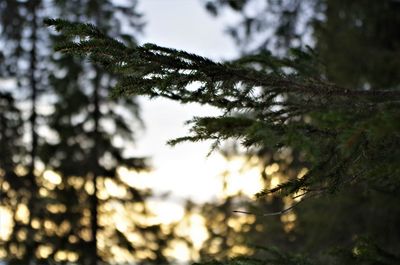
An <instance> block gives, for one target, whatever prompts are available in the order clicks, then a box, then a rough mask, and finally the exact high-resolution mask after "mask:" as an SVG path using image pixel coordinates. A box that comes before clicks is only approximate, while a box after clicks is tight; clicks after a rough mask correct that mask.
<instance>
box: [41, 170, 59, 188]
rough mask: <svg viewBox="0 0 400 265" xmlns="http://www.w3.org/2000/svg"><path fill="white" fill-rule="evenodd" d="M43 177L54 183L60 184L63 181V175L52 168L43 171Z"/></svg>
mask: <svg viewBox="0 0 400 265" xmlns="http://www.w3.org/2000/svg"><path fill="white" fill-rule="evenodd" d="M43 178H44V179H45V180H47V181H48V182H50V183H52V184H54V185H59V184H61V181H62V179H61V176H60V175H59V174H57V173H56V172H54V171H51V170H46V171H45V172H44V173H43Z"/></svg>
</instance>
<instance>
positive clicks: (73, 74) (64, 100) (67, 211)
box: [0, 0, 172, 264]
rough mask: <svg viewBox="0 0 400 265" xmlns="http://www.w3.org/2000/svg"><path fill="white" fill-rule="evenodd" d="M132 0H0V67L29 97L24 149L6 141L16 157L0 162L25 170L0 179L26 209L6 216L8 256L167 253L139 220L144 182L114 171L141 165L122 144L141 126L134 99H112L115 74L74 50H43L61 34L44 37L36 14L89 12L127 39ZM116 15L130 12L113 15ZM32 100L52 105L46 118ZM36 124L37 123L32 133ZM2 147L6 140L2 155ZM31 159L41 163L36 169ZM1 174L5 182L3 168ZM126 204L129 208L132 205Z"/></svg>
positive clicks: (128, 257) (94, 259)
mask: <svg viewBox="0 0 400 265" xmlns="http://www.w3.org/2000/svg"><path fill="white" fill-rule="evenodd" d="M135 6H136V1H131V2H130V3H128V4H125V5H124V4H116V3H114V1H91V0H88V1H85V0H82V1H37V0H35V1H5V2H4V3H3V2H2V3H1V4H0V11H1V19H2V23H1V32H2V36H1V40H0V43H1V48H2V49H1V52H2V54H4V58H5V62H4V64H2V65H1V66H0V70H1V71H2V72H1V75H2V76H7V77H10V78H14V79H15V80H17V82H18V85H19V87H20V88H21V89H20V90H18V91H16V93H15V94H16V95H18V97H19V98H18V99H19V101H18V102H19V103H20V104H19V105H20V106H24V104H26V102H27V101H28V102H30V103H32V109H31V110H29V111H27V112H29V119H27V120H26V121H24V122H25V123H24V125H25V124H30V126H28V128H30V129H29V132H27V131H25V132H24V135H27V134H29V135H31V137H30V138H31V148H28V150H29V153H28V154H25V153H24V152H23V151H19V149H18V148H17V147H18V146H17V145H15V146H14V142H11V141H10V142H8V144H10V148H11V147H12V151H13V152H14V153H16V154H15V156H14V157H15V159H17V158H19V160H18V161H17V160H16V161H13V162H14V163H13V164H12V165H9V164H10V163H9V160H8V159H9V158H8V157H6V156H4V157H3V155H2V156H1V157H0V160H1V161H0V164H1V165H0V166H1V167H3V165H4V167H7V171H10V172H14V171H15V168H18V169H23V170H20V171H18V172H22V173H23V172H24V171H26V170H27V171H28V173H27V176H26V177H24V178H17V176H16V175H15V174H14V175H10V174H8V175H7V178H8V179H7V183H6V184H5V186H7V185H10V186H11V187H10V192H9V193H10V194H8V195H7V196H8V197H1V199H2V203H5V204H7V206H8V207H9V208H10V209H11V210H12V211H13V214H14V217H16V216H18V215H19V214H18V212H21V211H22V213H24V215H25V216H24V218H27V217H28V218H29V220H28V222H27V223H26V220H25V219H24V218H22V219H21V218H14V222H13V231H12V235H11V236H10V238H9V239H8V240H7V242H2V243H4V249H3V244H2V246H1V248H2V252H4V251H3V250H5V253H6V260H5V261H6V262H7V263H9V264H26V263H29V262H33V263H37V264H49V263H52V262H60V263H65V262H68V261H70V262H72V261H73V262H78V263H81V264H98V263H104V262H111V261H113V260H115V258H118V260H121V259H123V260H125V261H132V259H134V260H135V261H136V262H138V263H157V264H162V263H165V262H166V258H165V255H164V248H166V247H167V241H168V238H169V237H171V236H172V235H165V234H164V233H163V231H161V228H160V226H159V225H157V224H154V225H148V224H146V222H145V221H144V220H146V219H147V218H148V217H149V215H150V213H149V211H148V209H147V207H146V205H145V199H146V198H147V197H148V196H150V195H151V191H150V190H138V189H136V188H133V187H131V186H128V185H127V184H126V183H125V182H123V181H122V180H121V179H120V178H119V175H118V172H117V168H118V167H120V166H125V167H128V168H130V169H136V170H140V169H147V168H148V165H147V163H146V160H145V159H144V158H136V157H128V156H127V154H125V152H126V151H129V150H127V148H126V147H131V146H133V145H131V143H132V141H133V140H134V139H133V131H134V130H135V129H137V128H139V127H140V125H141V120H140V117H139V108H138V105H137V103H136V100H135V99H134V98H129V99H126V100H122V99H121V100H119V101H112V100H110V99H109V98H108V95H107V93H108V87H109V86H110V85H112V84H113V83H114V82H115V81H114V77H112V76H111V75H109V74H107V73H105V72H104V71H102V70H101V69H100V68H99V67H97V66H94V65H89V64H85V65H82V61H81V60H78V59H76V58H72V57H65V56H63V57H59V56H49V53H48V49H47V47H49V46H50V45H51V43H52V42H53V41H57V40H59V39H58V38H59V37H58V36H50V35H49V31H48V30H47V28H44V27H43V26H42V20H43V16H52V15H54V16H59V17H64V18H69V19H76V20H90V21H92V22H93V23H96V24H97V25H99V26H100V27H102V29H104V30H110V32H113V34H114V35H113V36H118V37H120V38H122V39H123V40H124V41H125V43H127V44H129V45H132V46H134V45H135V40H134V38H133V37H131V36H127V35H124V34H122V32H121V28H122V27H124V28H126V29H128V30H134V31H135V32H138V31H140V30H141V27H142V22H141V20H140V14H138V13H136V11H135ZM120 15H123V17H125V18H126V17H129V18H128V19H126V20H124V21H123V22H121V21H120V20H119V18H118V16H120ZM122 23H123V25H122ZM111 27H112V31H111ZM116 28H118V30H116ZM3 74H4V75H3ZM26 95H29V99H28V100H26V99H25V97H26ZM8 98H9V96H5V99H7V100H6V101H3V94H2V104H3V102H5V103H7V102H9V101H8ZM42 103H44V104H42ZM7 104H8V103H7ZM10 104H11V103H10ZM39 104H42V106H45V107H46V110H47V112H49V113H50V114H49V115H48V116H47V117H44V116H42V115H41V113H39V112H38V110H39V109H40V108H38V105H39ZM50 104H51V105H52V106H51V107H50V106H49V105H50ZM88 105H89V106H88ZM10 106H11V105H7V106H5V107H4V108H6V109H5V110H8V111H7V112H6V113H5V115H9V111H11V109H8V108H11V107H10ZM2 108H3V105H2ZM41 109H42V108H41ZM6 117H8V116H6ZM7 122H8V121H7ZM11 125H12V124H11V121H10V122H8V123H7V127H5V128H7V130H11V129H12V127H10V128H8V126H11ZM23 127H25V126H23ZM39 129H40V130H39ZM38 131H42V132H45V134H44V133H42V134H41V137H40V139H39V133H38ZM6 133H7V135H8V133H9V132H8V131H7V132H6ZM18 133H20V132H18ZM18 135H19V134H17V133H15V135H14V136H15V137H17V136H18ZM1 139H2V140H3V139H6V138H1ZM45 140H46V141H45ZM15 144H16V143H15ZM7 148H8V146H7ZM10 148H8V149H4V153H3V154H4V155H5V154H6V152H8V151H10ZM2 152H3V149H2ZM14 157H13V159H14ZM38 162H40V163H38ZM38 165H43V166H44V167H45V169H46V170H47V171H45V172H44V174H43V172H39V170H38V169H39V167H38ZM10 166H14V167H15V168H13V169H12V168H10ZM2 170H3V169H2ZM49 170H53V171H49ZM1 180H2V183H3V182H4V178H3V176H1ZM19 180H23V181H22V183H20V182H19ZM14 183H16V184H15V185H14ZM17 184H18V185H17ZM106 185H111V186H113V187H117V188H118V189H119V191H121V194H111V193H110V194H109V193H107V192H106V190H105V188H104V187H105V186H106ZM10 202H11V204H10ZM111 206H115V207H117V209H125V211H122V212H123V213H122V214H124V219H126V220H125V222H127V223H128V224H125V223H121V224H118V227H116V226H115V225H114V224H112V225H110V222H111V220H112V219H111V218H112V217H113V215H114V217H115V215H116V214H115V213H114V212H115V209H113V207H111ZM19 209H22V210H19ZM126 209H129V210H132V211H131V214H129V215H128V214H127V213H126V211H128V210H126ZM118 214H121V213H120V212H119V213H118ZM20 219H21V220H20ZM105 221H106V222H105ZM121 222H122V221H121ZM124 225H126V227H125V228H123V227H124ZM121 227H122V228H121ZM98 238H101V239H100V240H97V239H98ZM135 240H136V241H135ZM147 243H149V244H151V245H152V248H148V247H147V245H146V244H147ZM154 246H156V247H154ZM118 251H119V252H118ZM121 253H122V254H121Z"/></svg>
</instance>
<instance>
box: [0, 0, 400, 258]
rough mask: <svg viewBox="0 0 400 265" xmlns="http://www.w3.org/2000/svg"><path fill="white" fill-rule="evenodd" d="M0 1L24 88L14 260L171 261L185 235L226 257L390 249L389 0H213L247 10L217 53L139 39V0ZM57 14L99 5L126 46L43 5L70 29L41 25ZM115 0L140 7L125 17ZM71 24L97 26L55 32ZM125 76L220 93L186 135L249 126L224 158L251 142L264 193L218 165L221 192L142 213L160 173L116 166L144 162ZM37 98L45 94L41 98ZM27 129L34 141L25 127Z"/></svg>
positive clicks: (392, 96) (16, 111) (9, 193)
mask: <svg viewBox="0 0 400 265" xmlns="http://www.w3.org/2000/svg"><path fill="white" fill-rule="evenodd" d="M4 3H6V4H2V6H1V7H2V12H3V11H4V12H3V13H2V14H3V16H2V18H4V21H3V23H2V25H3V26H2V33H3V34H2V38H3V39H2V41H3V43H5V44H7V50H6V49H4V51H3V55H4V56H3V58H4V62H5V63H3V64H2V67H3V68H2V71H3V72H2V75H4V76H5V77H8V78H9V77H10V76H17V80H18V86H19V88H20V89H21V91H22V89H25V90H26V91H27V92H25V93H22V92H21V93H20V94H19V93H17V95H12V94H9V93H2V105H1V107H2V110H4V111H2V116H1V121H2V127H1V129H2V130H1V141H2V142H1V143H2V160H1V165H0V166H1V168H2V172H1V173H2V188H3V192H2V205H4V206H3V207H2V211H3V212H2V214H3V216H4V214H8V216H9V218H11V219H12V226H11V229H9V232H8V233H6V235H4V236H3V240H4V241H2V255H3V257H4V258H5V261H6V262H8V263H20V262H22V263H23V264H25V263H26V262H27V261H33V262H35V263H51V262H59V263H61V262H75V263H82V264H96V263H97V262H99V261H103V262H113V261H114V262H115V261H118V262H128V261H132V260H135V261H136V262H137V263H155V264H163V263H168V262H174V254H173V253H174V251H176V250H177V249H180V248H181V249H183V248H184V249H186V250H187V253H189V256H188V257H189V259H191V260H199V259H200V260H202V261H207V260H212V259H220V260H226V259H227V258H230V257H235V256H238V255H239V256H240V255H245V257H244V258H239V259H236V260H233V261H232V262H248V263H250V264H252V263H261V264H264V263H266V264H269V263H271V264H298V263H305V264H306V263H321V264H328V263H333V264H336V263H338V262H340V263H341V264H345V263H346V262H347V263H349V264H355V263H360V264H396V262H398V257H397V256H396V253H397V250H398V249H399V238H398V235H399V233H398V223H399V213H398V211H399V210H398V207H396V205H398V199H399V197H398V196H397V195H396V190H397V186H398V183H399V181H398V178H399V177H398V173H399V172H398V170H399V169H398V162H399V154H398V148H397V147H398V143H399V134H398V131H399V128H398V122H396V121H398V118H399V114H398V86H399V85H398V84H399V82H398V78H399V73H398V71H399V70H398V69H400V67H398V66H399V61H398V60H397V58H398V55H399V37H398V36H399V34H398V31H399V27H398V26H397V25H399V16H398V14H399V5H398V2H397V1H382V2H379V3H376V2H375V3H374V4H372V3H371V2H368V1H355V2H354V3H352V4H348V3H345V2H341V1H288V2H286V1H266V3H267V4H266V5H262V1H259V2H258V3H257V1H248V2H247V1H207V2H205V3H204V4H205V6H206V8H207V9H208V10H209V12H211V13H212V14H214V15H220V14H221V11H222V10H224V9H228V10H231V12H238V14H239V16H243V17H242V18H243V20H242V21H239V22H238V24H235V25H233V26H231V27H230V28H229V33H230V34H231V35H232V36H233V37H234V38H235V40H236V41H237V43H238V45H239V47H240V49H241V53H242V57H241V59H239V60H235V61H232V62H228V63H225V64H214V63H213V62H212V61H209V60H206V59H204V58H202V57H197V56H194V55H191V54H187V53H183V52H179V51H176V50H174V49H164V48H160V47H158V46H154V45H148V46H143V47H142V48H141V47H137V48H135V47H136V46H135V40H134V39H132V38H131V36H130V35H129V36H128V35H124V34H122V33H121V32H120V33H118V28H120V29H122V28H123V27H127V26H129V27H131V29H132V30H140V28H141V26H142V25H141V23H139V22H138V21H140V15H139V14H137V13H135V12H133V10H134V9H133V8H134V6H135V4H136V3H134V4H133V5H132V6H125V5H122V6H119V5H116V4H115V3H114V2H108V1H104V3H103V2H102V3H101V4H99V3H100V2H99V1H94V2H93V1H76V3H75V2H74V3H73V4H72V3H71V2H63V1H57V2H54V3H52V2H51V1H49V2H43V3H42V2H41V1H29V2H14V1H10V2H8V1H6V2H4ZM77 4H80V5H81V6H80V7H81V8H79V9H77ZM257 5H259V6H257ZM255 7H257V8H255ZM47 8H48V9H47ZM76 10H80V12H78V13H77V12H73V11H76ZM67 11H68V12H70V13H65V14H64V13H63V12H67ZM49 14H51V17H63V18H66V19H69V20H73V21H76V20H79V21H85V22H87V21H90V22H92V23H94V24H96V25H97V26H98V27H99V28H100V29H101V30H102V31H103V32H106V33H107V34H108V35H111V37H117V38H119V39H120V40H122V41H123V42H124V43H125V45H128V47H130V48H126V47H125V46H124V45H122V44H121V43H119V42H115V41H112V40H111V39H109V38H108V37H105V35H102V33H99V32H98V31H97V30H96V29H93V28H92V27H88V26H84V25H76V24H69V23H67V22H65V21H64V22H63V21H50V23H51V24H54V25H56V26H57V28H58V30H61V31H63V32H64V35H61V36H60V35H52V34H50V33H49V31H48V29H47V28H45V27H42V26H41V25H42V24H41V23H42V19H43V17H48V16H49ZM53 14H55V15H53ZM265 14H269V15H268V16H266V15H265ZM123 15H126V16H127V17H129V18H130V20H128V19H126V20H120V18H121V17H122V16H123ZM7 19H8V20H7ZM127 21H130V23H128V22H127ZM102 23H103V24H102ZM120 23H121V24H124V23H125V24H124V25H123V26H122V25H121V24H120ZM15 25H19V27H17V28H18V29H21V30H20V31H17V30H15V29H16V27H15ZM24 26H25V28H24ZM6 33H7V34H6ZM130 33H132V32H130ZM77 35H79V36H83V37H86V38H87V39H85V38H84V39H81V41H82V43H81V44H79V43H78V44H76V43H68V42H67V43H65V44H61V46H60V43H63V42H62V41H63V40H64V41H65V40H67V41H68V39H69V38H70V37H71V36H72V37H74V36H77ZM86 40H87V43H85V41H86ZM53 41H54V43H55V44H57V45H58V47H59V49H61V50H63V51H67V52H71V51H72V53H80V54H87V52H88V51H90V54H89V55H90V56H91V58H92V60H94V61H97V62H100V63H101V64H103V65H106V66H108V67H110V66H111V68H110V69H111V71H110V69H109V68H107V71H104V70H103V68H102V67H100V66H97V65H92V64H88V63H84V62H83V61H82V60H80V59H78V58H77V57H64V56H60V55H59V54H53V52H52V50H51V46H53V44H52V42H53ZM5 44H4V45H3V47H5ZM110 44H112V45H110ZM305 44H309V45H311V46H312V47H313V50H311V49H309V48H306V49H304V46H305ZM85 45H86V46H85ZM113 45H114V46H113ZM10 47H12V49H10ZM38 47H40V48H38ZM125 51H130V52H131V53H129V54H126V53H124V52H125ZM269 51H272V53H271V52H269ZM104 55H106V56H104ZM107 56H109V57H107ZM130 56H132V57H133V58H134V59H135V60H134V61H130ZM134 56H138V57H134ZM152 56H153V57H152ZM115 58H116V59H115ZM144 58H145V60H144ZM127 59H128V63H127V65H125V64H120V62H126V60H127ZM166 59H168V61H166ZM180 60H183V61H182V62H184V63H188V62H187V61H185V60H189V66H190V67H194V66H193V65H197V66H196V67H197V68H194V69H193V68H190V67H189V66H186V67H189V69H192V71H194V72H196V73H201V75H200V76H197V75H195V76H194V77H192V76H190V75H189V76H186V75H185V72H179V70H180V69H181V68H180V67H183V66H182V65H184V64H183V63H182V62H181V61H180ZM355 62H357V63H355ZM192 64H193V65H192ZM126 66H127V67H126ZM158 66H161V68H158ZM250 68H251V69H253V70H252V71H250V70H249V69H250ZM49 69H51V71H49ZM161 69H171V72H168V71H167V72H163V71H161ZM132 71H135V72H132ZM158 71H161V72H158ZM108 72H114V73H115V72H116V74H117V76H118V77H119V78H117V79H119V80H121V77H120V75H121V74H122V77H123V78H122V81H120V83H119V84H118V85H117V88H118V89H119V90H116V91H117V92H114V93H117V94H123V95H124V96H123V97H120V98H119V100H118V101H117V102H118V103H116V102H115V101H112V100H111V99H110V98H109V97H108V93H109V90H110V89H109V88H110V87H111V86H114V85H115V84H116V79H115V76H113V75H110V74H108ZM126 73H128V75H129V76H127V77H124V74H126ZM132 73H137V74H136V75H133V76H130V74H132ZM148 74H154V76H150V77H151V78H150V79H149V76H148ZM160 74H161V79H160V80H157V79H156V80H155V81H156V83H154V84H155V85H153V83H151V81H153V79H152V77H157V76H158V75H160ZM128 78H130V79H128ZM132 78H139V79H132ZM164 78H165V79H164ZM193 78H194V79H193ZM204 78H205V79H204ZM207 78H211V81H210V79H207ZM132 80H134V81H135V82H132ZM255 80H257V81H255ZM142 81H145V83H141V82H142ZM194 81H198V82H203V83H205V84H206V85H207V86H206V87H205V88H206V92H204V90H202V89H201V87H200V90H196V89H192V88H188V89H186V85H187V84H188V82H194ZM121 82H122V83H121ZM124 82H125V83H124ZM136 82H137V83H139V84H142V86H138V85H135V84H137V83H136ZM238 83H240V87H238V86H237V84H238ZM333 83H334V85H333ZM121 85H122V86H121ZM255 87H256V88H257V87H261V88H263V89H264V88H266V92H265V93H264V92H263V91H264V90H261V92H258V90H256V91H254V88H255ZM144 88H146V89H148V90H144ZM160 88H161V90H159V89H160ZM271 88H272V90H269V89H271ZM290 88H291V89H292V90H289V89H290ZM308 88H312V89H313V90H312V93H311V94H312V96H307V93H309V92H308V90H307V89H308ZM157 89H158V90H157ZM208 89H209V90H210V91H208ZM213 89H215V90H213ZM219 89H220V90H222V94H219V93H221V91H220V90H219ZM324 89H325V90H324ZM118 91H119V92H118ZM132 91H133V92H135V93H139V94H147V95H149V96H152V97H154V96H156V97H157V96H161V97H166V98H171V99H174V100H178V101H181V102H184V103H186V102H200V103H203V104H210V105H214V106H215V107H217V108H220V109H222V110H223V111H225V113H224V114H223V115H222V116H221V117H219V118H203V119H195V120H194V122H195V123H194V127H193V129H194V131H193V133H194V135H193V136H192V137H189V138H183V139H181V140H188V139H189V140H195V141H198V140H204V139H209V138H211V139H215V140H217V143H218V141H220V140H227V139H230V138H234V139H236V140H239V141H241V142H242V144H243V145H245V146H247V149H246V152H245V153H242V152H243V149H242V148H241V147H237V144H232V145H228V146H226V147H222V150H221V152H222V154H223V155H224V156H225V157H226V159H227V160H229V159H233V158H234V157H236V156H238V155H239V154H238V153H240V155H243V156H244V157H248V160H247V162H246V163H243V170H244V171H245V170H246V168H247V169H248V168H249V167H251V168H254V167H255V168H257V169H259V172H260V176H261V179H262V181H263V187H262V188H263V189H264V191H261V192H260V193H259V194H258V195H259V196H258V197H259V200H258V201H254V200H249V198H248V197H246V196H243V194H242V193H241V192H239V194H231V193H229V192H228V187H229V174H223V180H224V182H223V183H224V185H223V189H224V190H223V191H224V192H225V193H222V194H223V195H222V196H220V197H219V199H218V201H216V202H211V203H205V204H198V203H193V202H191V201H188V202H187V203H186V213H185V218H183V220H180V222H177V223H171V224H168V225H167V224H162V223H157V222H151V221H149V220H151V216H149V213H150V212H149V210H148V206H147V205H146V202H147V200H148V198H149V197H151V196H152V194H151V191H150V190H148V189H139V188H138V187H134V186H132V185H129V183H127V181H125V180H124V178H123V177H122V176H121V175H122V174H120V169H119V168H120V167H121V166H124V167H125V168H131V169H136V170H147V169H148V164H147V163H146V160H145V159H143V158H140V157H139V158H138V157H136V158H133V157H127V156H126V154H125V153H124V152H123V147H124V146H126V142H125V141H131V140H132V131H133V130H134V129H135V128H133V127H132V126H131V125H132V124H133V123H132V122H128V121H130V120H131V121H132V120H138V119H137V118H138V117H139V116H138V112H137V110H138V106H137V102H136V101H135V97H132V96H131V95H130V94H131V93H132ZM249 92H251V93H255V94H256V96H258V97H260V99H262V100H261V101H259V100H258V99H257V97H255V98H254V96H253V95H252V94H251V93H250V94H249ZM257 93H261V94H257ZM127 95H128V96H127ZM21 97H22V99H21ZM24 97H25V98H24ZM27 98H28V100H29V101H30V102H31V104H30V106H31V108H30V110H28V111H23V110H21V108H18V107H16V104H15V103H14V101H18V100H22V102H26V100H27ZM272 99H273V100H272ZM40 100H47V102H52V106H53V107H52V108H50V110H47V113H46V110H40V109H39V108H38V102H40ZM232 100H233V101H232ZM268 104H269V105H268ZM17 105H18V104H17ZM277 106H278V107H277ZM132 113H133V114H134V115H132ZM214 121H218V122H217V123H215V122H214ZM266 122H271V123H266ZM138 124H140V122H139V123H138ZM24 128H25V129H26V132H24ZM40 130H45V131H46V130H47V132H46V135H48V134H49V133H50V132H51V133H52V134H53V137H43V135H42V136H41V135H40ZM26 135H30V138H28V141H29V142H30V143H31V144H30V146H29V147H28V148H25V147H26V144H24V143H23V142H22V141H21V138H24V137H25V136H26ZM243 161H246V160H243ZM40 168H42V170H40ZM44 169H49V170H44ZM282 183H283V184H282ZM271 189H272V191H274V192H273V193H272V194H271V193H270V191H271ZM299 192H303V193H299ZM303 201H304V203H302V204H299V203H300V202H303ZM292 206H296V207H294V208H293V209H292V208H291V207H292ZM285 209H290V211H289V210H285ZM238 210H239V211H241V212H242V214H240V213H238V212H235V211H238ZM115 216H117V217H115ZM123 219H124V221H122V220H123ZM116 220H118V221H116ZM196 220H197V221H196ZM198 220H202V221H200V222H203V223H204V225H205V227H203V228H202V229H204V231H203V232H204V233H203V234H205V235H207V236H206V237H205V240H204V241H201V242H200V244H199V243H195V242H194V241H193V237H191V236H190V233H188V232H187V231H188V229H187V228H186V230H185V228H184V227H185V225H186V227H187V226H190V225H192V223H196V222H199V221H198ZM185 222H186V224H185ZM110 224H112V225H110ZM196 230H200V228H199V227H196ZM185 231H186V232H185ZM94 235H95V236H94ZM183 246H185V247H183ZM277 248H280V249H281V251H279V250H277ZM289 253H300V254H289ZM181 254H182V253H181ZM175 258H176V257H175ZM118 259H120V260H118ZM215 263H218V262H217V261H216V262H215Z"/></svg>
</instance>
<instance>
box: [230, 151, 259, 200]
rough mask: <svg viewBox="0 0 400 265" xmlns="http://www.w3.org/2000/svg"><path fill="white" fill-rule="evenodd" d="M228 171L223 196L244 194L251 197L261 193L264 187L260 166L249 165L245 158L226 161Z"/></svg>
mask: <svg viewBox="0 0 400 265" xmlns="http://www.w3.org/2000/svg"><path fill="white" fill-rule="evenodd" d="M225 163H226V167H227V169H226V170H225V172H224V173H223V174H224V176H225V177H226V178H227V182H226V186H225V187H224V188H223V189H225V190H223V196H232V195H237V194H239V193H242V194H244V195H247V196H249V197H252V196H253V195H254V194H256V193H257V192H259V191H260V190H261V189H262V187H263V181H262V178H261V175H260V166H261V165H260V164H258V163H248V161H247V160H246V159H245V157H243V156H236V157H233V158H232V157H230V158H229V159H226V162H225Z"/></svg>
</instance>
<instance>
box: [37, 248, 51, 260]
mask: <svg viewBox="0 0 400 265" xmlns="http://www.w3.org/2000/svg"><path fill="white" fill-rule="evenodd" d="M52 253H53V247H51V246H50V245H41V246H39V247H38V249H37V256H39V257H40V258H43V259H47V258H48V257H49V256H50V255H51V254H52Z"/></svg>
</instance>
